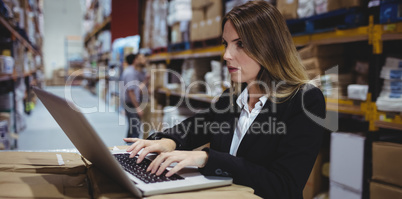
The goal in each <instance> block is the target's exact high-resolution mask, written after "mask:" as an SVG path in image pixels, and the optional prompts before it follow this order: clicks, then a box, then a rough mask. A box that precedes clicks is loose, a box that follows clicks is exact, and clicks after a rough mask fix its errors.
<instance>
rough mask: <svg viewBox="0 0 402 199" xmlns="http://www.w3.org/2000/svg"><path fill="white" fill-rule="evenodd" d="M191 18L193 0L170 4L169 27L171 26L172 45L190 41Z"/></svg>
mask: <svg viewBox="0 0 402 199" xmlns="http://www.w3.org/2000/svg"><path fill="white" fill-rule="evenodd" d="M191 18H192V11H191V0H172V1H170V2H169V15H168V25H169V26H171V32H170V43H171V44H177V43H182V42H188V41H189V40H190V27H189V24H190V21H191Z"/></svg>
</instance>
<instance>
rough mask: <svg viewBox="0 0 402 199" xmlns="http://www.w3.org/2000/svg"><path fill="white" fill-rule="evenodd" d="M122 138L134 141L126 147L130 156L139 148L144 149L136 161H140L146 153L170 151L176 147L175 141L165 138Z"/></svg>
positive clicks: (135, 153)
mask: <svg viewBox="0 0 402 199" xmlns="http://www.w3.org/2000/svg"><path fill="white" fill-rule="evenodd" d="M123 140H124V141H126V142H134V144H132V145H131V146H130V147H128V148H127V152H131V154H130V158H133V157H134V156H135V155H137V153H138V152H139V151H140V150H141V149H144V150H143V151H142V152H141V154H140V155H139V156H138V159H137V163H140V162H141V161H142V160H143V159H144V158H145V156H146V155H147V154H148V153H152V152H155V153H162V152H170V151H173V150H175V149H176V142H174V141H173V140H171V139H167V138H162V139H161V140H143V139H139V138H124V139H123Z"/></svg>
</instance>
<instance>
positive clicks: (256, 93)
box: [247, 85, 264, 111]
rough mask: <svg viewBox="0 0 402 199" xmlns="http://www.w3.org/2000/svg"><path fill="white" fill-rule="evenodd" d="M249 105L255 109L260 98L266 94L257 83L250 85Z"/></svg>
mask: <svg viewBox="0 0 402 199" xmlns="http://www.w3.org/2000/svg"><path fill="white" fill-rule="evenodd" d="M247 90H248V102H247V103H248V107H249V109H250V111H251V110H253V109H254V106H255V104H256V103H257V102H258V101H259V100H260V97H262V96H263V95H264V94H263V93H262V92H261V90H260V89H259V88H258V86H257V85H253V86H248V87H247Z"/></svg>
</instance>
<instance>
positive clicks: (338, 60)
mask: <svg viewBox="0 0 402 199" xmlns="http://www.w3.org/2000/svg"><path fill="white" fill-rule="evenodd" d="M302 64H303V65H304V67H305V68H306V70H313V69H319V70H321V74H324V72H325V70H326V69H329V68H332V67H334V66H339V67H342V66H343V65H344V60H343V58H342V57H312V58H308V59H304V60H302Z"/></svg>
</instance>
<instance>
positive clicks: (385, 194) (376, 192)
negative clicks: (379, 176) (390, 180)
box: [370, 182, 402, 199]
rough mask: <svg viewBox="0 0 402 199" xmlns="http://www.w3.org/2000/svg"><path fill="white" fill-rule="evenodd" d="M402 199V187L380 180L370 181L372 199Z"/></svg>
mask: <svg viewBox="0 0 402 199" xmlns="http://www.w3.org/2000/svg"><path fill="white" fill-rule="evenodd" d="M384 198H392V199H402V188H400V187H396V186H392V185H386V184H382V183H378V182H370V199H384Z"/></svg>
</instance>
